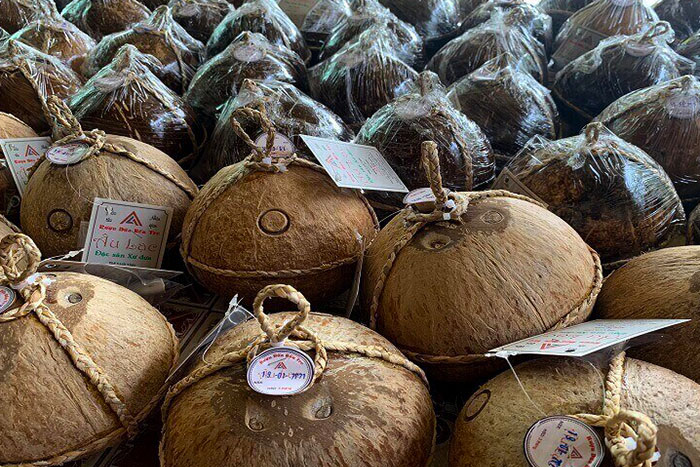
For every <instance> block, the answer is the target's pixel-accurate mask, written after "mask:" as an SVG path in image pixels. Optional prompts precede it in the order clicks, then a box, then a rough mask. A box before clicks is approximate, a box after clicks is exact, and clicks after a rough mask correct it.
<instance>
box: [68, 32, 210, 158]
mask: <svg viewBox="0 0 700 467" xmlns="http://www.w3.org/2000/svg"><path fill="white" fill-rule="evenodd" d="M159 66H161V64H160V63H158V61H157V60H156V59H155V58H153V57H151V56H149V55H144V54H142V53H140V52H139V51H138V49H137V48H136V47H134V46H133V45H131V44H127V45H124V46H122V48H121V49H119V52H117V55H115V57H114V60H112V63H110V64H109V65H107V66H106V67H104V68H103V69H101V70H100V71H99V72H98V73H97V74H96V75H95V76H93V77H92V78H90V80H88V82H87V83H85V85H83V87H82V88H80V90H79V91H78V92H76V93H75V94H74V95H73V96H72V97H71V98H70V100H69V101H68V105H69V106H70V107H71V111H72V112H73V115H75V117H76V118H77V119H78V120H79V121H80V123H81V125H82V126H85V127H86V128H99V129H101V130H103V131H105V132H107V133H109V134H112V135H119V136H127V137H129V138H133V139H136V140H139V141H142V142H144V143H146V144H149V145H151V146H153V147H154V148H156V149H160V150H161V151H163V152H164V153H166V154H167V155H169V156H170V157H172V158H173V159H175V160H176V161H178V162H179V163H183V162H185V161H187V160H191V159H193V158H195V157H196V156H197V154H198V150H199V142H198V140H202V139H204V135H203V134H202V133H203V131H202V129H201V128H200V127H199V125H198V124H197V123H196V119H195V115H194V111H193V110H192V108H191V107H190V106H189V105H188V104H187V103H185V101H183V100H182V98H181V97H179V96H178V95H177V94H175V93H174V92H173V91H172V90H170V89H169V88H168V87H167V86H165V85H164V84H163V82H162V81H160V80H159V79H158V78H157V77H156V76H155V75H154V74H153V73H151V71H150V69H149V68H150V67H159Z"/></svg>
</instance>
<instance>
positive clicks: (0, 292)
mask: <svg viewBox="0 0 700 467" xmlns="http://www.w3.org/2000/svg"><path fill="white" fill-rule="evenodd" d="M16 300H17V293H16V292H15V291H14V290H12V289H11V288H9V287H5V286H0V315H1V314H3V313H5V312H6V311H7V310H9V309H10V308H11V307H12V305H14V303H15V301H16Z"/></svg>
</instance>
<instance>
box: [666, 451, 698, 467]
mask: <svg viewBox="0 0 700 467" xmlns="http://www.w3.org/2000/svg"><path fill="white" fill-rule="evenodd" d="M671 467H693V463H692V462H690V459H688V456H686V455H685V454H683V453H680V452H677V453H675V454H673V456H672V457H671Z"/></svg>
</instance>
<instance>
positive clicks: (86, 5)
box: [61, 0, 151, 41]
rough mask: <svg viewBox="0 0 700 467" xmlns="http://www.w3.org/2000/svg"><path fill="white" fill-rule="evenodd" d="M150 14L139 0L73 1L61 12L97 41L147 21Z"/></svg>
mask: <svg viewBox="0 0 700 467" xmlns="http://www.w3.org/2000/svg"><path fill="white" fill-rule="evenodd" d="M150 14H151V11H150V10H149V9H148V8H146V6H145V5H144V4H143V3H141V2H139V1H138V0H73V1H72V2H70V3H69V4H68V5H66V7H65V8H64V9H63V11H62V12H61V15H62V16H63V17H64V18H66V19H67V20H68V21H70V22H71V23H73V24H75V25H76V26H78V27H79V28H80V29H82V30H83V31H85V32H86V33H88V34H90V36H92V38H93V39H95V40H96V41H99V40H101V39H102V37H104V36H106V35H108V34H114V33H117V32H120V31H124V30H125V29H128V28H129V26H130V25H131V24H133V23H138V22H141V21H145V20H146V19H147V18H148V15H150Z"/></svg>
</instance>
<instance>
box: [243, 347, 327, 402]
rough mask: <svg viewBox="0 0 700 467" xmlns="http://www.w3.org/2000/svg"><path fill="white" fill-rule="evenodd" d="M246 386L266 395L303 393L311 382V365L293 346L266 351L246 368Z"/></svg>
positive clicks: (312, 370)
mask: <svg viewBox="0 0 700 467" xmlns="http://www.w3.org/2000/svg"><path fill="white" fill-rule="evenodd" d="M247 378H248V385H249V386H250V387H251V388H252V389H253V391H255V392H259V393H260V394H266V395H269V396H291V395H292V394H298V393H300V392H304V391H305V390H306V389H307V388H308V387H309V385H311V381H313V379H314V362H313V361H312V360H311V357H309V356H308V355H307V354H306V352H303V351H301V350H299V349H297V348H295V347H288V346H279V347H272V348H269V349H267V350H265V351H263V352H261V353H260V354H258V356H257V357H255V358H254V359H253V361H252V362H250V365H248V374H247Z"/></svg>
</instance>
